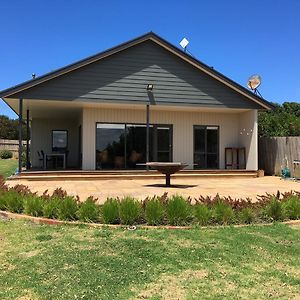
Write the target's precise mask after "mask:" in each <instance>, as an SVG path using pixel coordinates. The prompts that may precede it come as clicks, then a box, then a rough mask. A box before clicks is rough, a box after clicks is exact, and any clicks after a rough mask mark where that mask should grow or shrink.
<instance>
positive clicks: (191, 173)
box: [8, 170, 258, 181]
mask: <svg viewBox="0 0 300 300" xmlns="http://www.w3.org/2000/svg"><path fill="white" fill-rule="evenodd" d="M257 175H258V173H257V171H249V170H182V171H180V172H178V173H176V174H174V175H172V178H233V177H234V178H255V177H257ZM164 177H165V175H163V174H160V173H158V172H157V171H153V170H149V171H146V170H116V171H83V170H61V171H38V170H37V171H24V172H22V173H21V174H18V175H13V176H11V177H9V178H8V180H19V179H22V180H29V181H48V180H111V179H114V180H116V179H120V180H121V179H132V180H137V179H153V178H164Z"/></svg>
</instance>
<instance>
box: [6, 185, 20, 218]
mask: <svg viewBox="0 0 300 300" xmlns="http://www.w3.org/2000/svg"><path fill="white" fill-rule="evenodd" d="M3 197H4V198H5V199H4V201H5V206H6V209H7V210H8V211H10V212H14V213H21V212H22V211H23V209H24V202H23V196H22V195H21V194H19V193H18V192H16V191H15V190H9V191H8V192H5V193H4V195H3Z"/></svg>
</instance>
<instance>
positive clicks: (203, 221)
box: [194, 204, 212, 226]
mask: <svg viewBox="0 0 300 300" xmlns="http://www.w3.org/2000/svg"><path fill="white" fill-rule="evenodd" d="M194 216H195V217H196V219H197V220H198V222H199V224H200V225H202V226H205V225H207V224H208V223H209V221H210V219H211V217H212V213H211V210H210V209H209V208H208V207H207V206H206V205H204V204H196V205H195V206H194Z"/></svg>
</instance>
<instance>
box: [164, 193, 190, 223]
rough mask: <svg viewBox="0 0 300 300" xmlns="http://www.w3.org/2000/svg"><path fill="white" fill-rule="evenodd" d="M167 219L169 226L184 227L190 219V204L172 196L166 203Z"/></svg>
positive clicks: (180, 197) (179, 197) (176, 196)
mask: <svg viewBox="0 0 300 300" xmlns="http://www.w3.org/2000/svg"><path fill="white" fill-rule="evenodd" d="M166 211H167V217H168V221H169V223H170V224H171V225H184V224H186V223H187V222H188V219H189V218H190V217H191V207H190V204H189V203H188V202H187V200H186V199H184V198H183V197H182V196H178V195H174V196H172V198H171V199H169V201H168V203H167V208H166Z"/></svg>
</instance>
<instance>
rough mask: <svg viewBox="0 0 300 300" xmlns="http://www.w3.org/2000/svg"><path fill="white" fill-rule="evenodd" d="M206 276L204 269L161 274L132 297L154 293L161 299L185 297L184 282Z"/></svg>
mask: <svg viewBox="0 0 300 300" xmlns="http://www.w3.org/2000/svg"><path fill="white" fill-rule="evenodd" d="M206 276H208V272H207V271H206V270H187V271H184V272H183V273H181V274H179V275H178V274H177V275H167V274H163V275H162V276H161V277H160V278H159V279H158V280H157V281H156V282H153V283H150V284H149V285H148V286H146V287H145V289H144V290H143V291H141V292H139V293H138V296H136V297H134V298H132V299H150V298H151V297H153V296H154V295H157V296H160V297H161V299H162V300H175V299H176V300H181V299H186V296H187V291H186V284H187V283H188V282H189V281H191V280H195V279H197V280H200V279H202V278H205V277H206ZM133 291H134V290H133ZM135 292H137V291H135Z"/></svg>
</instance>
